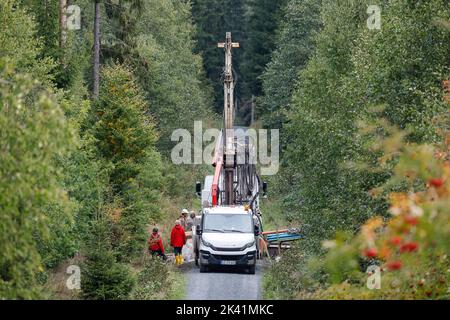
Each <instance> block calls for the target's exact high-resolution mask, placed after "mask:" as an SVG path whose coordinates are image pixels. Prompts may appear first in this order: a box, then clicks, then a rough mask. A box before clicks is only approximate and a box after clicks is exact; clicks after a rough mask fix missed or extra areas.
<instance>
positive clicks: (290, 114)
mask: <svg viewBox="0 0 450 320" xmlns="http://www.w3.org/2000/svg"><path fill="white" fill-rule="evenodd" d="M370 4H371V2H370V1H363V0H361V1H327V0H323V1H314V0H310V1H290V2H289V4H288V6H287V8H289V10H288V11H286V13H285V19H284V20H283V21H282V23H281V24H280V30H279V34H280V36H279V39H280V40H279V42H278V45H277V48H276V50H275V52H274V54H273V55H272V61H271V62H270V63H269V65H268V67H267V68H266V71H265V73H264V74H263V79H265V81H264V82H263V87H264V88H265V93H266V96H263V97H262V99H261V101H262V102H263V105H262V107H263V110H262V111H263V115H262V117H263V119H265V121H266V124H267V125H269V126H270V125H274V124H275V125H278V127H280V128H281V132H282V145H283V150H282V168H281V174H280V175H279V176H278V178H279V180H278V181H277V182H276V188H275V189H276V192H277V194H278V197H281V203H282V208H283V209H282V212H283V213H284V214H285V217H286V219H287V220H288V221H291V222H297V223H298V224H300V225H301V229H302V232H303V233H304V236H305V238H304V239H302V240H301V241H299V243H298V248H297V249H294V250H291V251H289V252H286V254H285V255H284V256H283V257H282V259H281V261H280V262H279V263H275V264H274V265H273V267H272V269H271V271H269V272H268V274H267V275H266V280H265V289H266V296H267V297H271V298H288V299H289V298H322V299H341V298H344V299H364V298H367V299H369V298H389V299H414V298H418V299H422V298H434V299H436V298H438V299H445V298H448V293H447V291H446V290H444V287H447V286H448V272H447V273H446V271H445V270H447V269H448V266H449V263H448V257H447V255H446V254H445V252H448V249H449V246H448V243H445V241H443V239H445V238H448V236H449V234H448V232H449V230H448V219H449V213H450V212H449V211H448V183H449V181H448V177H447V173H446V172H447V170H448V154H447V151H448V125H447V124H448V107H449V98H448V87H447V88H446V87H445V83H447V82H446V80H447V79H448V78H449V76H450V70H449V56H450V46H449V43H450V41H449V40H450V29H449V27H448V21H449V19H450V10H449V9H450V8H449V7H448V3H447V2H445V1H439V0H436V1H426V2H407V1H401V0H398V1H396V0H394V1H381V2H380V3H379V6H380V8H381V10H382V11H381V12H382V13H381V29H380V30H376V29H369V28H368V27H367V18H368V14H367V13H366V10H367V8H368V5H370ZM298 19H300V21H303V22H304V21H313V22H314V23H308V26H310V27H312V28H313V30H309V29H306V30H307V31H306V32H305V29H303V31H302V32H298V33H296V34H297V35H298V36H299V37H301V39H300V40H301V41H299V39H298V38H293V37H288V36H287V35H289V34H290V33H291V32H294V31H293V30H295V28H298V27H300V26H301V23H300V24H299V23H298ZM289 54H297V55H300V57H297V59H298V60H299V61H300V62H299V63H297V64H295V65H290V63H289V62H286V61H291V60H288V59H285V58H283V57H285V56H287V55H289ZM305 61H306V62H305ZM281 70H288V71H289V72H287V71H285V72H279V71H281ZM280 74H283V75H289V74H290V75H294V79H295V81H294V82H295V85H294V84H293V85H292V86H291V88H289V90H285V91H284V90H280V89H279V86H280V81H278V80H276V79H277V78H276V77H274V75H278V76H280ZM274 79H275V80H274ZM289 83H292V82H289ZM273 92H277V93H279V94H280V96H279V97H277V98H276V99H272V97H273V94H272V93H273ZM436 182H437V183H436ZM390 241H391V242H390ZM393 243H395V244H393ZM371 264H374V265H379V266H380V267H381V269H382V270H384V271H383V273H382V281H383V282H382V283H383V284H382V289H381V290H369V289H368V288H367V287H366V282H365V281H366V279H367V277H368V275H367V274H365V272H366V270H367V267H368V266H369V265H371Z"/></svg>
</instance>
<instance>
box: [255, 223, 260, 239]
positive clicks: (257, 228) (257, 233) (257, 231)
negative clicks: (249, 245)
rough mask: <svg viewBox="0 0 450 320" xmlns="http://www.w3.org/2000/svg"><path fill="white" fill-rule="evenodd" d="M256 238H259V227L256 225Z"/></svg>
mask: <svg viewBox="0 0 450 320" xmlns="http://www.w3.org/2000/svg"><path fill="white" fill-rule="evenodd" d="M255 236H259V226H257V225H255Z"/></svg>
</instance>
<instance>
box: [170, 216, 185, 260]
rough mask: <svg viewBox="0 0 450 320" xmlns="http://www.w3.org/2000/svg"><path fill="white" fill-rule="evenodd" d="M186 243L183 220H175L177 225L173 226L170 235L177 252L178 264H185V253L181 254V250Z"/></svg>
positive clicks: (171, 243) (174, 249) (171, 242)
mask: <svg viewBox="0 0 450 320" xmlns="http://www.w3.org/2000/svg"><path fill="white" fill-rule="evenodd" d="M185 244H186V233H185V232H184V228H183V227H182V226H181V221H180V220H177V221H175V227H173V229H172V233H171V235H170V245H171V246H172V247H173V251H174V253H175V264H176V265H180V264H183V255H182V254H181V251H182V249H183V246H184V245H185Z"/></svg>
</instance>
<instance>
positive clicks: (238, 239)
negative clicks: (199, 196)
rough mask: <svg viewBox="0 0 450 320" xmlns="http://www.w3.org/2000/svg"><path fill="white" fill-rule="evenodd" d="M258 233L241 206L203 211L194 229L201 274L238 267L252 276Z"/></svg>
mask: <svg viewBox="0 0 450 320" xmlns="http://www.w3.org/2000/svg"><path fill="white" fill-rule="evenodd" d="M258 233H259V228H258V226H255V223H254V219H253V215H252V213H251V211H249V210H248V209H246V208H245V207H244V206H229V207H228V206H217V207H212V208H205V209H203V213H202V218H201V223H200V224H199V225H198V226H197V227H196V234H197V240H198V242H199V243H198V251H197V252H196V254H197V255H198V256H197V257H196V258H197V259H198V260H199V264H200V272H205V271H207V270H208V268H209V267H210V266H240V267H244V268H246V269H248V270H249V272H250V273H251V274H254V273H255V266H256V258H257V255H256V252H257V249H256V241H255V236H257V235H258Z"/></svg>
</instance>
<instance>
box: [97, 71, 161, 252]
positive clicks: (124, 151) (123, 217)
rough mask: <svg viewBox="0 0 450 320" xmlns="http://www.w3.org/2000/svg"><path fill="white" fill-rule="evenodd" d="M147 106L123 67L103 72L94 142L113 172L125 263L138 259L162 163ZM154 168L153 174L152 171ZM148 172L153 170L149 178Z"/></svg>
mask: <svg viewBox="0 0 450 320" xmlns="http://www.w3.org/2000/svg"><path fill="white" fill-rule="evenodd" d="M147 110H148V106H147V104H146V102H145V99H144V97H143V95H142V92H141V89H140V88H139V87H138V85H137V84H136V82H135V80H134V78H133V75H132V74H131V72H130V71H129V70H127V69H126V68H124V67H123V66H121V65H113V66H109V67H104V68H103V70H102V84H101V87H100V96H99V99H98V102H97V103H96V105H95V107H94V110H93V121H94V123H93V136H94V138H95V139H96V140H97V142H96V145H97V148H98V152H99V155H100V156H101V157H102V158H103V159H104V161H105V162H106V164H107V165H109V166H110V167H111V168H110V169H109V170H108V175H109V185H110V192H109V193H108V195H107V197H108V200H107V201H108V202H109V203H115V202H118V203H117V207H116V208H114V209H115V210H119V211H118V212H120V214H119V216H118V217H116V218H115V219H116V222H117V224H118V232H117V236H118V238H117V239H115V240H114V242H115V243H116V244H117V246H120V250H119V251H120V256H121V258H126V257H129V256H133V255H134V254H136V253H139V252H140V250H141V248H142V246H143V243H144V242H143V240H145V239H144V237H145V225H146V223H147V222H148V219H149V217H150V216H152V215H153V216H155V215H157V214H158V211H157V208H156V207H155V206H154V205H153V203H154V202H155V201H157V199H158V193H157V191H156V190H154V189H156V187H157V186H158V179H159V174H160V168H161V159H160V156H159V153H158V152H157V151H156V149H155V143H156V140H157V133H156V130H155V125H154V121H153V119H152V118H151V116H150V115H148V113H147ZM149 166H151V168H150V167H149ZM145 170H151V171H153V172H154V173H152V174H150V173H149V172H145Z"/></svg>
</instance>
